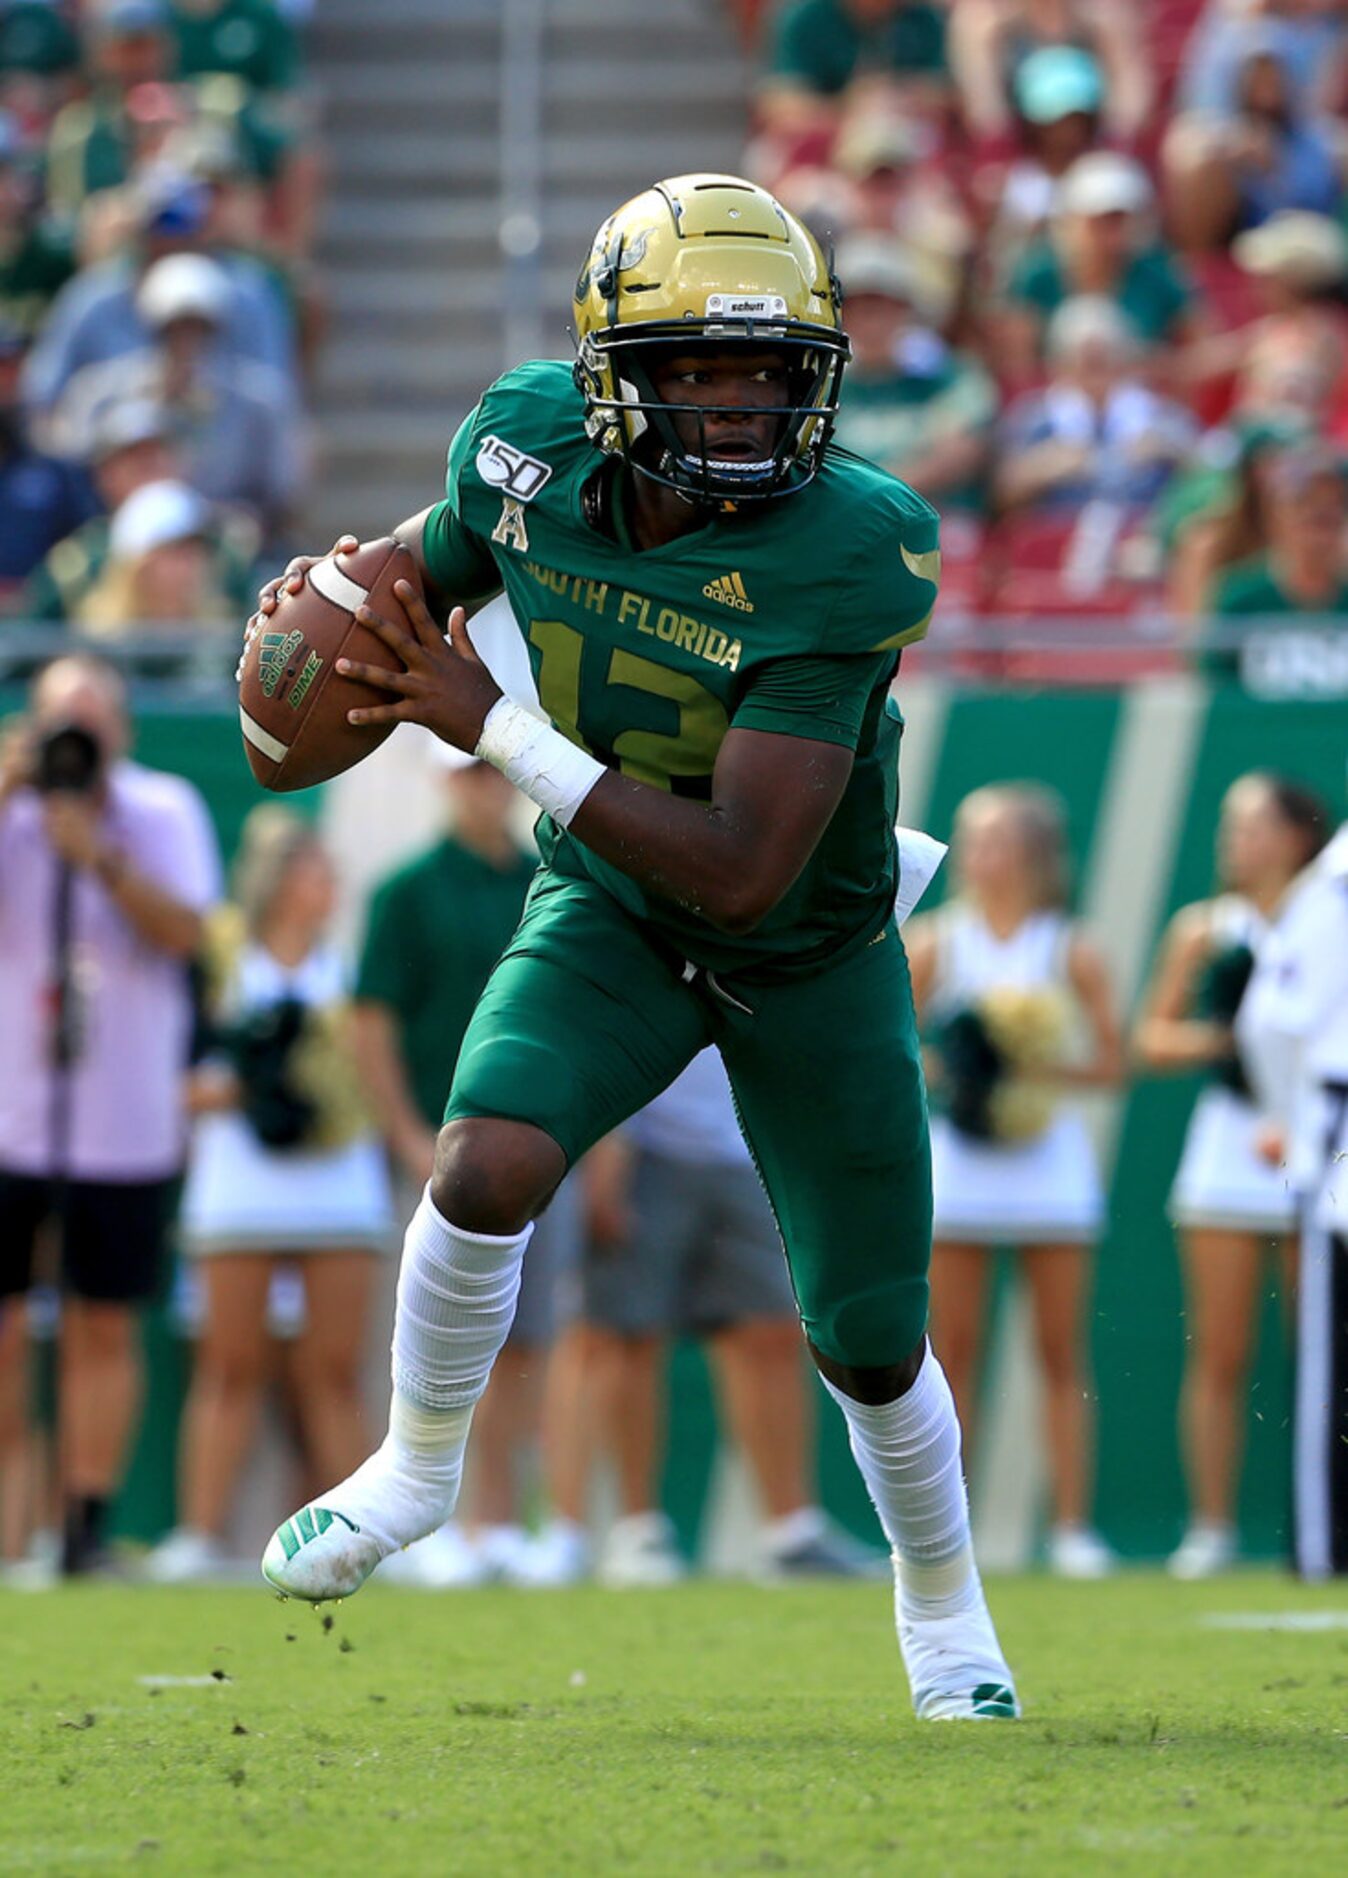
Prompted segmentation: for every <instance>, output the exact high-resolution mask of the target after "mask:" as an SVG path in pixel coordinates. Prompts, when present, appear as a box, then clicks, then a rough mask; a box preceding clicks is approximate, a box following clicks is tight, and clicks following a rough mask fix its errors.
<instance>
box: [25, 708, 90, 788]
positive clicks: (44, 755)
mask: <svg viewBox="0 0 1348 1878" xmlns="http://www.w3.org/2000/svg"><path fill="white" fill-rule="evenodd" d="M102 768H103V752H102V751H101V750H100V748H99V746H98V740H97V738H96V737H94V736H93V735H92V733H91V732H89V731H87V730H86V729H85V728H84V726H83V725H82V724H59V725H57V726H56V727H55V728H54V729H52V730H48V731H46V732H45V733H44V734H43V735H42V736H41V737H40V738H39V739H38V745H37V762H36V765H35V772H34V777H33V780H34V782H35V784H36V786H37V787H38V788H39V789H40V790H41V791H42V793H43V794H44V795H50V794H53V793H55V792H56V791H58V790H60V791H64V792H66V793H68V794H70V795H88V794H89V793H90V791H91V790H93V789H95V788H96V787H97V785H98V779H99V776H100V774H101V772H102Z"/></svg>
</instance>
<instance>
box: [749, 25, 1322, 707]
mask: <svg viewBox="0 0 1348 1878" xmlns="http://www.w3.org/2000/svg"><path fill="white" fill-rule="evenodd" d="M742 12H743V15H744V19H745V25H746V30H749V31H752V32H753V33H754V34H755V35H756V36H757V38H758V40H759V42H760V43H761V48H762V59H763V65H764V76H763V78H762V81H761V85H760V89H759V92H758V96H757V105H756V131H755V135H754V138H753V141H752V143H751V146H750V154H749V161H750V163H751V165H752V167H753V170H754V172H755V174H756V175H757V176H758V178H759V180H761V181H764V182H766V183H768V184H769V185H770V186H771V187H773V188H774V189H776V190H777V191H778V192H779V193H780V194H781V196H782V198H783V200H784V201H785V202H786V203H787V204H788V205H789V206H790V207H792V208H794V209H795V210H796V211H797V212H798V213H799V214H801V215H802V216H804V217H805V219H806V220H807V221H809V222H810V223H811V224H812V225H813V226H814V227H815V229H816V230H817V231H819V232H824V231H827V232H829V233H831V234H832V235H833V236H834V238H835V239H836V240H837V243H838V248H837V260H838V270H839V274H840V277H841V279H842V281H843V284H844V288H845V290H846V293H847V323H848V327H849V330H850V331H851V333H852V336H853V340H854V344H855V347H856V359H855V363H854V364H853V366H852V368H851V372H850V376H849V381H848V384H847V387H846V390H845V394H844V410H843V414H842V418H841V420H840V423H839V427H838V434H839V438H840V440H841V441H842V442H844V443H846V444H848V445H849V446H850V447H852V448H854V449H857V450H859V451H861V452H863V453H865V454H867V455H870V456H873V457H875V458H876V459H877V460H878V461H880V462H882V463H885V464H886V465H887V466H888V467H889V468H891V469H892V470H894V471H895V473H896V474H898V475H900V476H903V477H904V478H906V479H908V480H910V481H912V482H913V483H914V484H915V485H916V486H917V487H918V488H920V489H922V490H923V492H924V493H925V494H927V495H928V496H930V498H931V499H932V500H933V501H934V502H936V503H937V504H938V505H939V507H940V508H941V510H942V514H943V517H944V530H943V550H944V562H943V571H944V587H943V591H944V594H945V607H946V613H945V625H946V630H947V631H949V630H951V628H952V626H953V624H954V615H955V614H956V613H957V610H958V609H959V608H960V607H963V608H965V609H967V611H968V612H969V613H971V614H977V613H979V612H987V613H994V614H997V615H1000V616H1004V617H1005V616H1010V617H1011V618H1016V617H1020V618H1033V619H1036V620H1039V621H1042V620H1044V619H1045V618H1047V617H1052V616H1054V615H1060V616H1063V617H1070V618H1073V619H1075V620H1078V621H1083V622H1088V621H1090V620H1091V619H1093V618H1098V619H1101V620H1105V621H1108V620H1111V619H1112V620H1114V621H1133V622H1135V623H1136V625H1137V626H1138V628H1139V629H1140V632H1139V636H1140V637H1141V638H1142V639H1143V640H1145V638H1146V637H1147V631H1148V622H1149V621H1150V622H1152V623H1153V624H1154V622H1155V621H1156V620H1157V619H1158V618H1159V617H1160V616H1162V615H1168V616H1170V617H1171V618H1173V619H1174V620H1175V621H1176V622H1178V623H1179V631H1178V640H1179V644H1180V645H1181V646H1182V645H1183V644H1184V642H1185V640H1186V638H1187V639H1188V640H1189V641H1190V642H1191V643H1197V644H1199V645H1200V646H1201V644H1202V642H1204V640H1205V638H1206V639H1207V640H1209V641H1210V643H1211V646H1212V648H1213V650H1212V651H1211V652H1210V654H1209V657H1210V659H1211V660H1212V661H1216V662H1220V663H1224V664H1234V662H1235V654H1234V649H1233V648H1234V647H1235V645H1236V643H1237V641H1238V639H1239V638H1240V636H1241V634H1240V628H1239V626H1238V625H1237V624H1236V622H1239V621H1240V620H1248V619H1249V618H1251V617H1252V616H1258V617H1260V618H1261V619H1263V620H1265V621H1277V622H1279V623H1281V624H1282V625H1287V624H1291V623H1295V618H1296V616H1298V615H1300V616H1307V615H1314V616H1317V617H1318V618H1319V619H1321V620H1324V621H1327V622H1328V621H1336V620H1337V621H1341V619H1342V616H1343V612H1344V606H1345V587H1344V576H1343V566H1342V554H1343V532H1344V520H1345V508H1344V494H1345V489H1344V459H1343V454H1342V453H1343V447H1344V442H1345V388H1346V387H1348V378H1346V377H1345V357H1346V356H1348V355H1346V354H1345V345H1344V340H1345V330H1346V328H1345V317H1344V310H1345V284H1346V283H1348V239H1346V238H1345V229H1344V209H1345V199H1344V161H1345V154H1346V151H1348V145H1346V143H1345V128H1344V122H1343V117H1342V110H1343V105H1344V102H1345V96H1344V83H1345V70H1346V67H1345V51H1346V50H1348V12H1346V11H1345V9H1344V8H1343V7H1342V6H1341V5H1340V4H1338V0H1145V4H1144V5H1142V6H1141V7H1130V6H1128V5H1127V4H1126V3H1125V0H951V4H950V5H949V6H948V7H947V6H941V5H939V4H927V0H788V3H787V4H783V5H781V6H778V7H776V8H774V9H768V8H765V7H763V6H761V5H746V6H745V7H743V9H742ZM1209 619H1211V620H1215V621H1216V622H1218V625H1217V627H1216V629H1215V630H1210V631H1208V632H1206V633H1205V630H1204V625H1203V622H1205V621H1207V620H1209ZM1223 623H1224V624H1225V627H1226V630H1225V633H1223V631H1222V624H1223ZM1336 630H1337V629H1336ZM1116 636H1117V635H1116ZM1223 648H1229V649H1228V650H1225V651H1224V650H1223ZM1163 656H1164V655H1163ZM1255 656H1258V655H1257V654H1256V655H1255ZM1149 663H1151V664H1154V663H1155V660H1154V659H1153V660H1152V661H1147V660H1146V659H1145V658H1144V659H1142V660H1141V661H1140V662H1139V661H1137V660H1135V661H1134V662H1132V663H1131V664H1130V663H1129V661H1128V660H1127V659H1124V660H1121V661H1118V660H1116V661H1115V662H1114V663H1113V666H1112V669H1113V671H1114V673H1115V675H1124V674H1126V673H1127V672H1129V671H1130V670H1138V669H1143V668H1145V667H1146V666H1147V665H1148V664H1149ZM1263 663H1264V669H1263V671H1262V675H1261V682H1262V683H1263V685H1264V686H1265V687H1267V688H1269V689H1273V690H1278V689H1283V690H1292V691H1295V690H1296V689H1297V688H1298V687H1299V686H1300V685H1305V686H1306V687H1307V688H1308V689H1310V690H1315V689H1316V688H1317V685H1323V687H1324V689H1325V690H1327V691H1330V692H1337V691H1339V690H1341V689H1342V686H1343V670H1342V657H1341V654H1339V655H1338V656H1336V654H1335V649H1334V647H1333V645H1332V644H1326V645H1323V646H1322V647H1321V649H1320V656H1319V658H1318V660H1317V659H1316V658H1315V657H1312V659H1311V661H1310V663H1311V665H1312V667H1316V666H1317V665H1318V671H1319V676H1318V680H1317V676H1316V672H1315V671H1314V670H1312V672H1311V673H1310V675H1309V676H1305V677H1301V678H1298V677H1296V676H1294V675H1293V673H1292V672H1291V670H1290V667H1288V661H1287V660H1286V659H1285V658H1284V660H1283V661H1282V664H1283V666H1284V667H1287V669H1284V670H1283V672H1282V674H1281V676H1280V675H1279V670H1278V667H1279V659H1278V656H1277V654H1276V651H1275V652H1274V653H1273V654H1271V655H1270V653H1269V651H1268V648H1267V644H1266V643H1265V645H1264V646H1263ZM1004 667H1005V668H1009V669H1010V670H1011V671H1013V672H1014V671H1015V670H1016V669H1017V665H1016V659H1015V655H1014V651H1012V650H1009V649H1008V652H1007V656H1006V660H1005V661H1004ZM1108 669H1109V667H1107V666H1104V665H1101V664H1095V665H1093V666H1091V667H1090V670H1091V671H1092V673H1093V674H1094V675H1100V674H1102V673H1103V672H1105V671H1107V670H1108ZM1049 670H1050V672H1052V667H1051V666H1050V668H1049ZM1071 671H1072V663H1071V659H1070V657H1069V658H1067V659H1065V660H1064V659H1060V660H1059V661H1058V669H1057V672H1056V673H1053V675H1056V676H1070V675H1071Z"/></svg>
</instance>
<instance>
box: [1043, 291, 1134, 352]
mask: <svg viewBox="0 0 1348 1878" xmlns="http://www.w3.org/2000/svg"><path fill="white" fill-rule="evenodd" d="M1084 346H1103V347H1104V348H1105V349H1106V350H1107V351H1109V352H1112V353H1114V354H1116V355H1117V356H1119V357H1125V358H1131V357H1132V356H1133V355H1134V354H1135V353H1136V352H1137V350H1138V342H1137V329H1136V327H1135V326H1134V325H1133V323H1132V321H1131V320H1130V319H1129V317H1128V315H1127V314H1126V313H1125V312H1124V310H1123V308H1122V307H1121V306H1119V304H1118V303H1117V301H1114V300H1111V299H1109V297H1108V296H1107V295H1106V294H1102V293H1079V294H1074V295H1073V296H1072V298H1071V299H1070V300H1064V301H1063V303H1062V305H1061V306H1060V307H1059V308H1058V310H1057V312H1056V313H1054V315H1053V317H1052V318H1051V319H1050V320H1049V323H1048V327H1047V330H1046V332H1045V334H1044V351H1045V353H1046V354H1047V355H1048V357H1049V358H1050V359H1053V360H1055V361H1056V360H1059V359H1064V358H1070V357H1071V356H1072V355H1073V354H1074V353H1076V352H1079V351H1080V350H1081V349H1082V348H1083V347H1084Z"/></svg>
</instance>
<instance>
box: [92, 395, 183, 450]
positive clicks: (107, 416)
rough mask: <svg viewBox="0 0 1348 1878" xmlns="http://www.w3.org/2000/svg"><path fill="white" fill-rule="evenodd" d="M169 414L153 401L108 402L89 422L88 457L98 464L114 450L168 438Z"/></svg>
mask: <svg viewBox="0 0 1348 1878" xmlns="http://www.w3.org/2000/svg"><path fill="white" fill-rule="evenodd" d="M168 434H169V418H168V412H167V411H166V410H165V409H164V407H163V405H162V404H159V403H157V402H156V401H155V399H153V398H139V397H135V398H125V397H123V398H107V399H105V400H104V402H103V403H102V404H100V405H99V406H98V407H97V408H96V409H95V411H94V414H93V416H92V417H91V418H90V420H89V436H88V454H89V458H90V460H91V461H92V462H94V463H101V462H102V461H103V459H104V457H109V456H111V455H112V454H113V452H114V451H116V450H126V449H129V448H130V447H131V446H132V445H133V444H137V443H148V442H149V440H150V438H151V437H167V436H168Z"/></svg>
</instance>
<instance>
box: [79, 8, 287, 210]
mask: <svg viewBox="0 0 1348 1878" xmlns="http://www.w3.org/2000/svg"><path fill="white" fill-rule="evenodd" d="M170 27H171V21H170V16H169V9H168V6H167V4H166V0H103V4H102V6H101V7H100V9H99V10H98V11H97V12H96V13H95V14H94V16H93V19H92V21H91V24H90V28H89V32H90V39H89V50H88V55H87V56H88V62H89V66H90V70H91V74H92V79H93V87H92V90H91V92H90V95H89V96H88V97H87V98H78V99H76V100H75V101H74V102H73V103H71V104H68V105H66V106H65V108H64V109H63V110H61V111H59V112H58V113H57V114H56V117H55V119H54V121H53V123H52V127H51V131H50V133H49V135H48V139H47V167H46V195H47V203H48V206H49V208H50V209H51V212H52V214H53V215H54V216H55V217H56V218H57V219H58V220H60V221H63V222H64V223H65V224H67V225H68V226H70V227H72V228H73V227H74V226H76V224H77V223H78V222H79V220H80V218H81V216H82V213H83V211H84V207H85V204H86V203H87V201H88V199H89V198H90V197H91V196H94V195H97V194H98V193H99V192H101V191H103V190H107V189H117V188H120V187H121V186H122V185H123V184H124V183H126V182H127V181H128V180H129V179H130V178H131V177H132V175H133V173H136V172H137V171H138V169H139V168H140V167H141V166H143V164H144V163H145V162H147V161H149V160H151V159H155V158H158V157H159V156H160V155H161V154H162V146H163V143H164V133H165V129H166V128H168V127H171V126H173V125H175V124H176V125H178V126H179V127H182V126H186V125H206V126H213V127H219V128H222V129H224V130H226V131H228V132H229V133H230V134H232V136H233V137H234V138H235V140H236V141H237V145H238V148H239V150H240V152H241V154H242V157H243V159H244V161H245V162H246V164H247V166H248V168H249V169H250V171H251V172H252V174H254V175H255V176H256V177H257V178H258V179H259V181H260V182H262V183H265V184H267V185H268V186H269V187H270V188H271V189H272V190H273V191H274V192H275V193H276V194H277V195H278V196H281V195H284V194H285V193H286V192H288V191H289V189H290V187H291V180H290V176H289V172H290V170H291V168H292V166H293V165H292V155H293V152H292V138H291V135H290V133H289V131H288V130H287V128H286V127H285V125H284V124H283V123H281V122H280V121H279V119H278V118H276V117H275V116H274V115H273V114H271V113H269V112H267V111H266V110H264V109H263V107H262V105H261V104H259V103H258V102H257V101H256V100H255V99H253V98H252V96H251V95H250V93H249V90H248V87H247V86H246V85H245V84H243V83H242V82H241V81H240V80H239V79H238V78H236V77H233V76H231V75H229V74H221V73H206V74H203V75H202V76H200V77H195V78H192V79H189V80H186V81H185V82H183V83H182V84H179V85H168V84H166V83H165V81H166V79H167V78H168V77H169V75H170V74H171V72H172V68H173V62H174V59H175V57H176V53H175V48H174V42H173V38H172V34H171V31H170Z"/></svg>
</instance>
